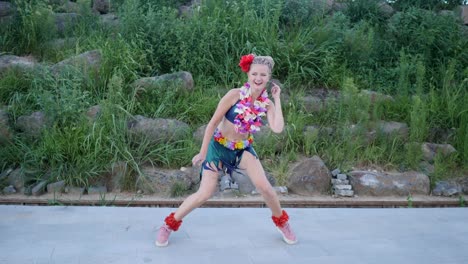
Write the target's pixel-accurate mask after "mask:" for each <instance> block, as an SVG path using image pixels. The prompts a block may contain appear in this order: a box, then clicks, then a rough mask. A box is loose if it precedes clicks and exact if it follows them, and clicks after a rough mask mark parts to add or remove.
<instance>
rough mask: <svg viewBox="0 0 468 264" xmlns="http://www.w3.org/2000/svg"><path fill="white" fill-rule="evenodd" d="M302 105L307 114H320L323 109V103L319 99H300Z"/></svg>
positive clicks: (313, 97) (307, 97)
mask: <svg viewBox="0 0 468 264" xmlns="http://www.w3.org/2000/svg"><path fill="white" fill-rule="evenodd" d="M302 103H303V104H304V108H305V109H306V110H307V111H308V112H315V113H316V112H320V111H322V109H323V102H322V100H321V99H320V98H318V97H315V96H311V95H307V96H304V97H303V98H302Z"/></svg>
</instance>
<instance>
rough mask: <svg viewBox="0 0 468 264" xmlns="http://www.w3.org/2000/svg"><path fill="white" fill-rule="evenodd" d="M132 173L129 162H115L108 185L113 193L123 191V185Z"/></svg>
mask: <svg viewBox="0 0 468 264" xmlns="http://www.w3.org/2000/svg"><path fill="white" fill-rule="evenodd" d="M129 173H130V169H129V167H128V164H127V162H125V161H118V162H114V163H113V164H112V166H111V173H110V176H111V179H110V182H109V184H108V187H109V189H110V190H111V191H121V190H122V189H123V188H122V187H123V184H124V182H125V179H126V178H127V176H128V175H129Z"/></svg>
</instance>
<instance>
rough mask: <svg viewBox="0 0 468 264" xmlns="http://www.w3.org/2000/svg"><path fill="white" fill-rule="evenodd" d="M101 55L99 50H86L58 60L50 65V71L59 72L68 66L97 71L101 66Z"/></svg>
mask: <svg viewBox="0 0 468 264" xmlns="http://www.w3.org/2000/svg"><path fill="white" fill-rule="evenodd" d="M101 61H102V55H101V52H100V51H99V50H92V51H87V52H84V53H82V54H79V55H76V56H73V57H71V58H68V59H65V60H63V61H61V62H58V63H57V64H55V65H54V66H52V72H54V73H56V74H57V73H59V72H61V71H64V70H66V69H67V68H68V67H77V68H79V69H82V70H84V71H89V72H98V71H99V68H100V67H101Z"/></svg>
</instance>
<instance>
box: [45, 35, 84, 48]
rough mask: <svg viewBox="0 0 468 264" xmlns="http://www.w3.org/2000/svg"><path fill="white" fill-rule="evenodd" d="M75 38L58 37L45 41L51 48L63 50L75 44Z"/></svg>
mask: <svg viewBox="0 0 468 264" xmlns="http://www.w3.org/2000/svg"><path fill="white" fill-rule="evenodd" d="M76 42H77V38H58V39H54V40H51V41H48V42H47V44H46V45H47V47H48V48H49V49H53V50H63V49H65V48H67V47H72V46H74V45H75V44H76Z"/></svg>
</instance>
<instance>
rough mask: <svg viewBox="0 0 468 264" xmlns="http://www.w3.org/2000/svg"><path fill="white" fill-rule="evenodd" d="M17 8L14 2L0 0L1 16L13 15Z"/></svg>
mask: <svg viewBox="0 0 468 264" xmlns="http://www.w3.org/2000/svg"><path fill="white" fill-rule="evenodd" d="M14 12H15V9H14V8H13V4H12V3H9V2H5V1H0V17H7V16H11V15H13V14H14Z"/></svg>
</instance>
